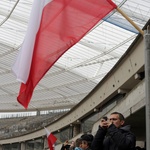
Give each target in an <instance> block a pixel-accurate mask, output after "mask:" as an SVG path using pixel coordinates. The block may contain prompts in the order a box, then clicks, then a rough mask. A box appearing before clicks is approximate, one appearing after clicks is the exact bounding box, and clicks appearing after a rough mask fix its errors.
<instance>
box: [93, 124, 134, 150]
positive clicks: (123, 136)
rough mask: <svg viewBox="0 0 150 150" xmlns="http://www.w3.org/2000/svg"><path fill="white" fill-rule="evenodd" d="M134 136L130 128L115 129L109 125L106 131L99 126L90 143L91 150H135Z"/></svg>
mask: <svg viewBox="0 0 150 150" xmlns="http://www.w3.org/2000/svg"><path fill="white" fill-rule="evenodd" d="M135 142H136V138H135V135H134V134H133V133H132V132H131V131H130V126H129V125H127V126H123V127H121V128H116V126H115V125H114V124H111V125H110V126H109V128H108V129H104V128H102V127H100V126H99V129H98V131H97V133H96V135H95V137H94V140H93V142H92V146H91V147H92V150H135Z"/></svg>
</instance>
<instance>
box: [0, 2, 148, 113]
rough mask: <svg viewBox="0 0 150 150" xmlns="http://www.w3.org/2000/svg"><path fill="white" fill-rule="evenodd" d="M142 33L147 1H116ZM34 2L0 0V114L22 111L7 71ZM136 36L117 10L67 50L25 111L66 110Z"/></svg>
mask: <svg viewBox="0 0 150 150" xmlns="http://www.w3.org/2000/svg"><path fill="white" fill-rule="evenodd" d="M114 2H115V3H116V4H117V5H118V6H119V7H120V8H121V10H122V11H123V12H124V13H125V14H126V15H127V16H128V17H129V18H130V19H131V20H133V22H134V23H136V24H137V26H139V27H140V28H141V29H142V28H143V26H144V25H145V24H146V22H147V21H148V20H149V18H150V1H149V0H114ZM32 3H33V0H0V112H20V111H25V109H24V108H23V106H22V105H20V104H19V103H18V101H17V100H16V98H17V95H18V92H19V88H20V83H19V82H18V81H17V80H16V79H15V76H14V75H13V73H12V71H11V68H12V65H13V63H14V61H15V59H16V56H17V54H18V51H19V48H20V46H21V44H22V42H23V39H24V37H25V34H26V30H27V25H28V21H29V16H30V12H31V7H32ZM137 35H138V31H137V30H136V29H135V28H134V27H133V26H132V25H130V23H128V21H127V20H126V19H124V17H122V15H121V14H120V13H118V12H117V11H113V12H112V13H111V14H109V16H106V17H105V18H104V19H103V20H102V21H101V22H99V23H98V24H97V25H96V26H95V27H94V28H93V29H92V30H91V31H90V32H89V33H88V34H87V35H86V36H85V37H84V38H83V39H81V40H80V42H78V43H77V44H76V45H74V46H73V47H72V48H70V49H69V50H68V51H67V52H66V53H65V54H64V55H63V56H62V57H61V58H60V59H59V60H58V61H57V62H56V63H55V64H54V66H53V67H52V68H51V69H50V70H49V71H48V72H47V74H46V75H45V76H44V78H43V79H42V80H41V81H40V82H39V84H38V85H37V86H36V88H35V90H34V93H33V97H32V99H31V102H30V104H29V107H28V111H37V110H38V111H40V110H55V109H68V108H72V107H73V106H75V105H76V104H78V103H79V102H80V101H82V99H83V98H84V97H85V96H86V95H87V94H88V93H89V92H90V91H91V90H92V89H93V88H94V87H95V86H96V85H97V84H98V83H99V82H100V81H101V80H102V79H103V77H104V76H105V75H106V74H107V73H108V72H109V71H110V69H111V68H112V67H113V66H114V65H115V64H116V62H117V61H118V60H119V59H120V58H121V56H122V55H123V54H124V53H125V51H126V50H127V49H128V47H129V46H130V45H131V43H132V42H133V40H134V39H135V38H136V36H137Z"/></svg>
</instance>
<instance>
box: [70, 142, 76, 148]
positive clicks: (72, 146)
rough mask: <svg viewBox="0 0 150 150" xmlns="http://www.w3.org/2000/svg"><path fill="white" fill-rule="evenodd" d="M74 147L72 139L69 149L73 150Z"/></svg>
mask: <svg viewBox="0 0 150 150" xmlns="http://www.w3.org/2000/svg"><path fill="white" fill-rule="evenodd" d="M74 149H75V142H74V141H72V142H71V145H70V148H69V150H74Z"/></svg>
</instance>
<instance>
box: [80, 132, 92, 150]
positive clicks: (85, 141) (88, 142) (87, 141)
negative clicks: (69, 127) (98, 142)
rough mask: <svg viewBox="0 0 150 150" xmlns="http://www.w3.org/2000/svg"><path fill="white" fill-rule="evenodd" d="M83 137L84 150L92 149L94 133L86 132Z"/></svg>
mask: <svg viewBox="0 0 150 150" xmlns="http://www.w3.org/2000/svg"><path fill="white" fill-rule="evenodd" d="M81 139H82V146H81V147H82V149H83V150H91V143H92V141H93V135H92V134H84V135H82V136H81Z"/></svg>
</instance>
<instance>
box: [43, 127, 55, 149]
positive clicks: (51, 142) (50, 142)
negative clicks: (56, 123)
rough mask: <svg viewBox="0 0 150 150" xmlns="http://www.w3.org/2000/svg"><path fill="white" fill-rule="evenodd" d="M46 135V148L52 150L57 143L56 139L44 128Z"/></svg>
mask: <svg viewBox="0 0 150 150" xmlns="http://www.w3.org/2000/svg"><path fill="white" fill-rule="evenodd" d="M45 131H46V134H47V140H48V146H49V148H50V150H54V144H55V142H56V141H57V138H56V137H55V136H54V135H53V134H52V133H50V132H49V131H48V129H47V128H45Z"/></svg>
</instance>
